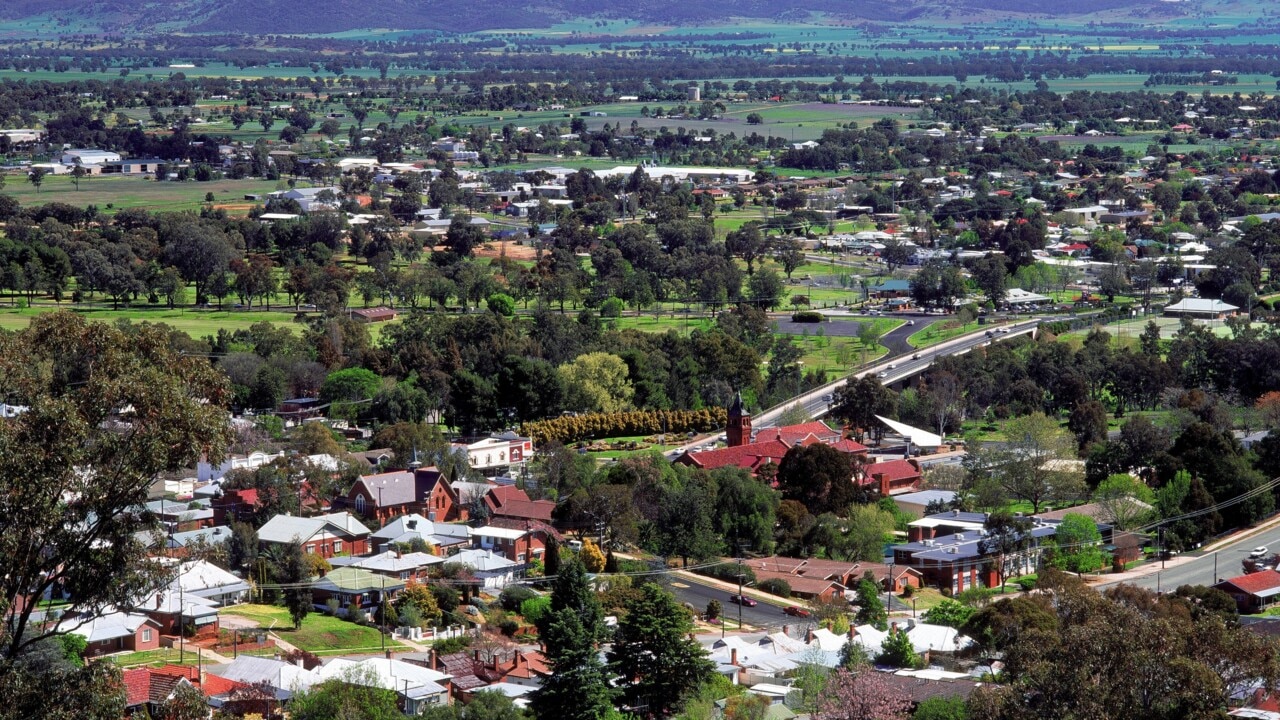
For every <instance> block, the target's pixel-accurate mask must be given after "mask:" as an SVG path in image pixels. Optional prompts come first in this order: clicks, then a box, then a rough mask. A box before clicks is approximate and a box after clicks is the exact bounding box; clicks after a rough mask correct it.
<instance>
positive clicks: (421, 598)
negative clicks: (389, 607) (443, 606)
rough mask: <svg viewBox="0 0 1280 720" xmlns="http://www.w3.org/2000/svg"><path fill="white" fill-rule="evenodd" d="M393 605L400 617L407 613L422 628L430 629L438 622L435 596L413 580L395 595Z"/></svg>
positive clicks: (438, 609) (428, 589)
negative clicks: (414, 618) (416, 620)
mask: <svg viewBox="0 0 1280 720" xmlns="http://www.w3.org/2000/svg"><path fill="white" fill-rule="evenodd" d="M394 605H395V609H396V612H397V613H400V616H401V617H403V616H404V614H405V613H406V612H409V613H410V614H411V615H412V616H413V617H416V618H417V619H418V621H419V623H420V624H421V625H422V626H423V627H431V626H433V625H435V624H436V623H438V622H440V617H441V613H440V605H439V603H437V602H436V596H435V595H434V594H432V592H431V588H430V587H428V586H427V585H423V584H422V583H419V582H416V581H415V580H413V579H410V580H409V582H408V583H406V584H405V586H404V589H403V590H401V591H400V593H399V594H398V595H396V599H395V603H394ZM409 608H412V610H409ZM406 624H407V623H406Z"/></svg>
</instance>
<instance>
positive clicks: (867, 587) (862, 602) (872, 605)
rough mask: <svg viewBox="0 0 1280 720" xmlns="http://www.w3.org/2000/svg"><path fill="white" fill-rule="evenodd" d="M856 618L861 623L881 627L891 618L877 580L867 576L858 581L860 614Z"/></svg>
mask: <svg viewBox="0 0 1280 720" xmlns="http://www.w3.org/2000/svg"><path fill="white" fill-rule="evenodd" d="M855 620H856V621H857V623H858V624H859V625H872V626H875V627H876V628H879V629H883V628H884V626H885V623H886V622H888V620H889V614H888V613H887V612H885V609H884V603H882V602H880V591H879V589H878V588H876V584H875V581H873V580H871V579H870V578H867V577H864V578H862V582H859V583H858V614H857V616H856V618H855Z"/></svg>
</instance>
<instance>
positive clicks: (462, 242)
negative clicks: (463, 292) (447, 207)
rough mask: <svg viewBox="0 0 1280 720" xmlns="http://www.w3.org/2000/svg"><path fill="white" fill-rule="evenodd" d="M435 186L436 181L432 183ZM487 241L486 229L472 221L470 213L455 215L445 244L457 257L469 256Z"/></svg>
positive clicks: (446, 233) (446, 234)
mask: <svg viewBox="0 0 1280 720" xmlns="http://www.w3.org/2000/svg"><path fill="white" fill-rule="evenodd" d="M432 187H433V188H434V183H433V184H432ZM484 241H485V235H484V231H483V230H481V229H480V228H479V227H478V226H476V225H473V224H472V223H471V216H470V215H454V216H453V220H451V221H450V222H449V229H448V230H447V231H446V232H445V235H444V245H445V247H447V248H448V249H449V252H451V253H453V255H454V256H455V257H456V258H464V257H469V256H470V255H471V252H472V251H473V250H474V249H475V248H476V246H478V245H483V244H484Z"/></svg>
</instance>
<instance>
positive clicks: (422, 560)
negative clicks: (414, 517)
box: [354, 552, 445, 572]
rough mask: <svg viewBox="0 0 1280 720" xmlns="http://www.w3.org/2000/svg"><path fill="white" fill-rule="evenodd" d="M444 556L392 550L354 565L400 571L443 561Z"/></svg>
mask: <svg viewBox="0 0 1280 720" xmlns="http://www.w3.org/2000/svg"><path fill="white" fill-rule="evenodd" d="M444 561H445V560H444V558H442V557H440V556H439V555H432V554H431V553H423V552H416V553H405V554H404V555H398V554H397V553H394V552H384V553H382V554H381V555H374V556H373V557H368V558H364V559H363V560H360V561H359V562H357V563H354V566H355V567H358V568H364V569H365V570H382V571H384V572H402V571H405V570H413V569H415V568H420V567H422V566H424V565H437V564H440V563H443V562H444Z"/></svg>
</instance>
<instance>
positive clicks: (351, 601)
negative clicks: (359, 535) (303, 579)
mask: <svg viewBox="0 0 1280 720" xmlns="http://www.w3.org/2000/svg"><path fill="white" fill-rule="evenodd" d="M404 585H405V584H404V583H403V582H401V581H400V580H397V579H396V578H393V577H388V576H387V575H383V574H379V573H375V572H371V571H369V570H365V569H364V568H358V567H338V568H334V569H333V570H330V571H329V572H328V573H326V574H325V576H324V577H322V578H320V579H318V580H316V581H315V582H314V583H312V584H311V597H312V599H313V601H314V602H315V603H316V604H317V605H323V604H325V603H326V602H327V601H329V600H330V599H336V600H337V601H338V604H339V606H340V607H343V608H356V609H368V608H373V607H378V606H380V605H382V603H383V602H384V601H387V600H389V599H390V598H391V597H393V596H394V595H395V594H396V593H397V592H399V591H401V590H403V589H404Z"/></svg>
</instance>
